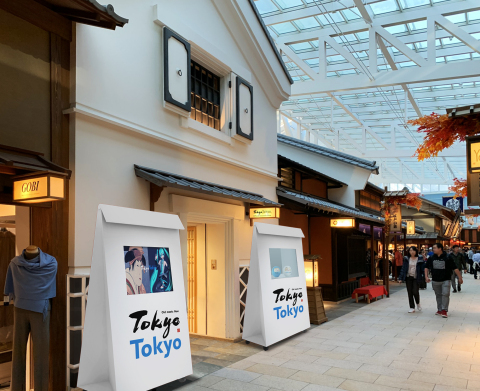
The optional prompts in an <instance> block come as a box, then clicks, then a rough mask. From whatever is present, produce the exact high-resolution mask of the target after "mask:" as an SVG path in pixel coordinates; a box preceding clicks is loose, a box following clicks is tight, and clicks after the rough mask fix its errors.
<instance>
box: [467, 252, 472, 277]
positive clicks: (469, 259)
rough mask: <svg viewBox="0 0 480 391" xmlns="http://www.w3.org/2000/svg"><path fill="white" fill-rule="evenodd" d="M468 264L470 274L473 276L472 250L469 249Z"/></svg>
mask: <svg viewBox="0 0 480 391" xmlns="http://www.w3.org/2000/svg"><path fill="white" fill-rule="evenodd" d="M467 255H468V264H469V266H470V270H469V272H470V274H473V249H472V248H471V247H470V249H469V250H468V253H467Z"/></svg>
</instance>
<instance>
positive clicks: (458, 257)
mask: <svg viewBox="0 0 480 391" xmlns="http://www.w3.org/2000/svg"><path fill="white" fill-rule="evenodd" d="M452 250H453V252H452V253H451V254H450V255H449V257H450V258H451V259H452V260H453V262H455V265H456V266H457V269H458V270H459V271H460V275H461V274H462V270H464V272H465V273H466V272H467V264H466V263H465V258H464V256H463V254H462V251H461V249H460V247H459V246H458V245H456V244H455V245H454V246H453V247H452ZM457 281H458V276H457V274H456V273H452V288H453V293H456V292H457V289H458V292H460V291H461V290H462V286H461V285H460V282H458V283H457Z"/></svg>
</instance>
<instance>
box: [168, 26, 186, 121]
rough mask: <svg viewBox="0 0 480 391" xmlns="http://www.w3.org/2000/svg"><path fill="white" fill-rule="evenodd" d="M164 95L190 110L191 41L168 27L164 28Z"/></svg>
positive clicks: (172, 101)
mask: <svg viewBox="0 0 480 391" xmlns="http://www.w3.org/2000/svg"><path fill="white" fill-rule="evenodd" d="M163 53H164V65H163V97H164V100H165V102H168V103H171V104H173V105H175V106H177V107H180V108H181V109H183V110H185V111H188V112H190V111H191V105H190V93H191V88H190V86H191V80H190V77H191V69H190V43H188V42H187V41H186V40H185V39H183V38H182V37H181V36H180V35H178V34H177V33H175V32H174V31H172V30H170V29H169V28H167V27H164V28H163Z"/></svg>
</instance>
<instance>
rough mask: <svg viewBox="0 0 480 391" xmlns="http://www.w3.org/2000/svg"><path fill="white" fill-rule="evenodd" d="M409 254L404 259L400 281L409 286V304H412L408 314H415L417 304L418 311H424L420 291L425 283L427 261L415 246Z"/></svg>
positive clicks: (410, 249)
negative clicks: (421, 285)
mask: <svg viewBox="0 0 480 391" xmlns="http://www.w3.org/2000/svg"><path fill="white" fill-rule="evenodd" d="M408 254H409V255H408V256H406V257H405V258H404V259H403V266H402V270H401V271H400V277H399V280H400V281H405V283H406V285H407V294H408V302H409V304H410V310H409V311H408V313H413V312H415V303H417V310H418V311H421V310H422V307H421V306H420V293H419V291H418V289H419V288H420V284H421V283H422V281H425V260H424V258H423V256H422V255H419V254H418V248H417V247H415V246H411V247H410V248H409V250H408Z"/></svg>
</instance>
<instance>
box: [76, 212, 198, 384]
mask: <svg viewBox="0 0 480 391" xmlns="http://www.w3.org/2000/svg"><path fill="white" fill-rule="evenodd" d="M180 229H183V226H182V223H181V222H180V219H179V217H178V216H176V215H171V214H164V213H155V212H148V211H143V210H136V209H128V208H120V207H116V206H109V205H100V206H99V208H98V212H97V224H96V228H95V240H94V246H93V257H92V266H91V275H90V285H89V293H88V304H87V309H86V314H85V326H84V331H83V342H82V350H81V356H80V368H79V375H78V387H81V388H83V389H86V390H88V391H131V390H139V391H142V390H145V391H147V390H150V389H152V388H155V387H158V386H161V385H163V384H166V383H169V382H172V381H174V380H177V379H181V378H184V377H185V376H188V375H190V374H192V361H191V353H190V340H189V332H188V322H187V312H186V302H185V288H184V281H183V269H182V257H181V253H180V235H179V230H180Z"/></svg>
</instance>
